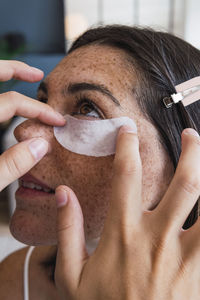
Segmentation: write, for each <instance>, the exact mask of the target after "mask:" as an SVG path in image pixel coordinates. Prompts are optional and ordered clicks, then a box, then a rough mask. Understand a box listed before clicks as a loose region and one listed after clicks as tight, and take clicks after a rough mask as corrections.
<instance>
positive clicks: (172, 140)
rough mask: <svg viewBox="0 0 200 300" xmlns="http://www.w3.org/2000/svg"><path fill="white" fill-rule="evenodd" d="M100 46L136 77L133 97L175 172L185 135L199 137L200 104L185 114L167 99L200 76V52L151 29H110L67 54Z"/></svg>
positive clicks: (192, 217)
mask: <svg viewBox="0 0 200 300" xmlns="http://www.w3.org/2000/svg"><path fill="white" fill-rule="evenodd" d="M90 44H98V45H108V46H112V47H117V48H119V49H122V50H123V51H124V52H125V53H126V54H128V55H127V60H128V62H129V64H130V66H132V67H133V69H134V70H135V72H136V74H137V77H138V86H137V87H136V89H135V87H134V92H135V94H136V98H137V101H138V104H139V106H140V108H141V110H142V112H143V113H144V115H145V117H146V118H147V119H148V120H150V121H151V122H152V123H153V124H154V125H155V126H156V128H157V129H158V131H159V133H160V141H161V143H162V145H163V146H164V148H165V149H166V150H167V152H168V153H169V156H170V158H171V160H172V162H173V165H174V169H176V167H177V164H178V160H179V157H180V152H181V132H182V131H183V129H184V128H187V127H192V128H194V129H196V130H197V131H198V132H200V118H199V113H200V101H197V102H195V103H193V104H191V105H189V106H187V108H185V107H184V106H183V104H182V103H181V102H180V103H178V104H175V105H173V106H172V107H171V108H166V107H165V106H164V104H163V102H162V99H163V98H164V97H169V96H170V95H171V94H173V93H175V92H176V91H175V86H176V85H177V84H180V83H182V82H184V81H186V80H188V79H191V78H193V77H196V76H200V51H199V50H198V49H196V48H195V47H193V46H192V45H190V44H188V43H187V42H185V41H183V40H182V39H180V38H178V37H175V36H173V35H171V34H169V33H165V32H160V31H155V30H152V29H150V28H137V27H129V26H121V25H109V26H103V27H98V28H93V29H90V30H88V31H86V32H85V33H84V34H83V35H81V36H80V37H79V38H78V39H77V40H76V41H75V42H74V43H73V44H72V46H71V48H70V50H69V53H71V52H72V51H74V50H76V49H77V48H80V47H82V46H86V45H90ZM198 202H199V201H197V202H196V204H195V206H194V208H193V209H192V211H191V213H190V214H189V216H188V218H187V220H186V221H185V223H184V224H183V228H184V229H187V228H189V227H190V226H192V225H193V224H194V223H195V221H196V220H197V218H198V215H199V208H198Z"/></svg>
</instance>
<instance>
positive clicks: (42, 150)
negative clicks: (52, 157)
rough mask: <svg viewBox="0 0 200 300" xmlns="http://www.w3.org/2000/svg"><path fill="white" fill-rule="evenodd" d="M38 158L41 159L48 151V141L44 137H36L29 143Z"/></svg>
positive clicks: (33, 153)
mask: <svg viewBox="0 0 200 300" xmlns="http://www.w3.org/2000/svg"><path fill="white" fill-rule="evenodd" d="M28 147H29V149H30V151H31V153H32V155H33V156H34V157H35V159H36V160H39V159H41V158H42V157H43V156H44V155H45V154H46V153H47V151H48V142H47V141H46V140H44V139H42V138H38V139H34V140H33V141H31V142H30V144H29V145H28Z"/></svg>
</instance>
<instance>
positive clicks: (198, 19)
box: [185, 0, 200, 49]
mask: <svg viewBox="0 0 200 300" xmlns="http://www.w3.org/2000/svg"><path fill="white" fill-rule="evenodd" d="M185 39H186V40H187V41H188V42H189V43H191V44H192V45H194V46H195V47H197V48H199V49H200V1H199V0H188V1H187V6H186V19H185Z"/></svg>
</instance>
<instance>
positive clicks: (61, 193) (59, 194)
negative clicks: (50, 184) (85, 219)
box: [56, 189, 68, 207]
mask: <svg viewBox="0 0 200 300" xmlns="http://www.w3.org/2000/svg"><path fill="white" fill-rule="evenodd" d="M67 200H68V195H67V191H65V190H63V189H58V190H57V191H56V204H57V207H62V206H65V205H66V204H67Z"/></svg>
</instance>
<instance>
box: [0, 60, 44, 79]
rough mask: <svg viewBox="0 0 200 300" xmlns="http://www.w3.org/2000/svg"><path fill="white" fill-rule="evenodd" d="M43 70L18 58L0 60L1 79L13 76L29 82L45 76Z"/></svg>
mask: <svg viewBox="0 0 200 300" xmlns="http://www.w3.org/2000/svg"><path fill="white" fill-rule="evenodd" d="M43 76H44V73H43V71H41V70H39V69H36V68H34V67H30V66H29V65H27V64H25V63H23V62H20V61H16V60H0V81H7V80H10V79H12V78H14V79H18V80H24V81H29V82H35V81H39V80H41V79H42V78H43Z"/></svg>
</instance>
